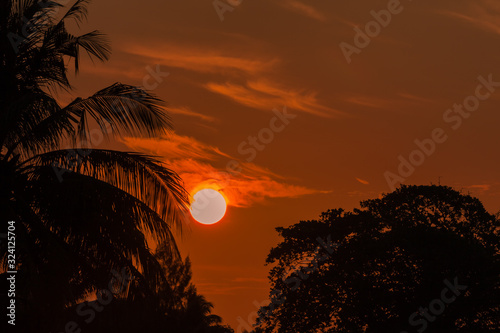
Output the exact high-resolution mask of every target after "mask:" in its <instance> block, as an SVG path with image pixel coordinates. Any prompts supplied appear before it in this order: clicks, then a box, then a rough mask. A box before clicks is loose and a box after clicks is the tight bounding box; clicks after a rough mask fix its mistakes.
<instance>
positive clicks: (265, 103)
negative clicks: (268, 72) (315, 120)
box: [205, 80, 343, 117]
mask: <svg viewBox="0 0 500 333" xmlns="http://www.w3.org/2000/svg"><path fill="white" fill-rule="evenodd" d="M205 87H206V89H208V90H210V91H212V92H214V93H217V94H220V95H223V96H226V97H227V98H230V99H232V100H233V101H235V102H237V103H239V104H242V105H245V106H248V107H253V108H256V109H261V110H272V109H273V108H274V107H275V106H276V105H287V106H288V107H289V108H290V109H293V110H299V111H303V112H306V113H310V114H313V115H317V116H321V117H332V116H339V115H342V114H343V113H342V112H341V111H339V110H336V109H333V108H330V107H327V106H324V105H322V104H321V103H320V102H319V101H318V99H317V97H316V96H317V93H316V92H306V91H300V90H293V89H286V88H283V87H282V86H280V85H278V84H276V83H273V82H270V81H266V80H253V81H248V82H247V83H246V84H245V85H239V84H234V83H230V82H226V83H224V84H220V83H215V82H211V83H207V84H206V85H205Z"/></svg>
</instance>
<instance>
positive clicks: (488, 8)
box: [441, 0, 500, 35]
mask: <svg viewBox="0 0 500 333" xmlns="http://www.w3.org/2000/svg"><path fill="white" fill-rule="evenodd" d="M441 14H443V15H447V16H451V17H454V18H457V19H459V20H462V21H464V22H468V23H470V24H474V25H476V26H477V27H479V28H481V29H483V30H486V31H489V32H492V33H495V34H498V35H500V3H499V2H498V1H497V0H482V1H471V2H467V7H466V9H465V10H464V11H463V12H459V11H450V10H446V11H441Z"/></svg>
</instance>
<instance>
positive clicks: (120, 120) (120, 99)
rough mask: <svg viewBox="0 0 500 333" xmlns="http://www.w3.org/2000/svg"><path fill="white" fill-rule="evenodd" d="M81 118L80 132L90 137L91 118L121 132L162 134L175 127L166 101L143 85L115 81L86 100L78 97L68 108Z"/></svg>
mask: <svg viewBox="0 0 500 333" xmlns="http://www.w3.org/2000/svg"><path fill="white" fill-rule="evenodd" d="M65 109H66V110H67V111H68V112H72V113H74V114H75V115H76V116H77V117H79V118H80V122H79V123H78V129H77V135H78V137H79V138H80V139H81V140H85V141H86V139H87V134H88V133H87V132H88V131H87V129H88V120H87V118H88V117H90V118H92V119H94V120H95V121H96V122H97V123H98V124H99V125H100V126H101V129H102V130H103V131H104V129H105V127H104V126H105V124H106V123H108V124H110V125H111V126H112V129H113V131H114V132H116V133H118V134H119V135H123V134H125V133H128V134H133V135H139V136H140V135H144V134H145V135H146V136H150V137H153V136H158V135H162V134H164V133H165V132H166V131H167V130H168V129H169V128H171V123H170V118H169V117H168V115H167V114H166V113H165V112H164V111H163V109H162V101H161V100H160V99H158V98H157V97H155V96H154V95H152V94H149V93H148V92H146V91H144V90H143V89H141V88H138V87H134V86H130V85H126V84H121V83H115V84H113V85H112V86H109V87H107V88H104V89H102V90H100V91H98V92H97V93H95V94H94V95H92V96H90V97H88V98H86V99H76V100H74V101H73V102H72V103H71V104H69V105H68V106H67V107H66V108H65Z"/></svg>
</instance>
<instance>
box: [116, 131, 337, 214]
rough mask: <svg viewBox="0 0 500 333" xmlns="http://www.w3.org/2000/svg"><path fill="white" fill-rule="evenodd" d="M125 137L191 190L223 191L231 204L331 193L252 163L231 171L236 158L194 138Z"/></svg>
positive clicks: (171, 136)
mask: <svg viewBox="0 0 500 333" xmlns="http://www.w3.org/2000/svg"><path fill="white" fill-rule="evenodd" d="M122 140H123V142H124V143H125V144H126V145H127V146H129V147H131V148H132V149H134V150H138V151H143V152H147V153H152V154H154V155H156V156H161V157H162V158H163V159H164V161H165V163H166V164H167V166H168V167H169V168H171V169H172V170H174V171H176V172H177V173H178V174H179V175H180V177H181V178H182V180H183V181H184V186H185V188H186V190H187V191H188V192H193V191H194V190H196V189H199V188H215V189H217V190H221V191H222V192H223V193H224V195H225V196H226V197H227V198H228V204H229V205H230V206H235V207H248V206H251V205H253V204H254V203H257V202H262V201H265V200H266V199H269V198H296V197H300V196H303V195H309V194H317V193H328V191H320V190H315V189H310V188H307V187H303V186H297V185H293V184H289V183H288V182H287V179H286V178H285V177H283V176H280V175H277V174H276V173H274V172H272V171H271V170H269V169H267V168H264V167H262V166H259V165H256V164H253V163H248V162H239V161H238V163H239V167H240V168H241V171H240V172H238V173H234V172H233V173H231V172H228V171H227V170H226V169H225V165H226V164H227V161H229V160H237V159H235V158H234V157H232V156H230V155H229V154H226V153H224V152H222V151H221V150H220V149H219V148H217V147H214V146H211V145H208V144H205V143H203V142H201V141H198V140H196V139H195V138H192V137H188V136H182V135H178V134H175V133H172V134H171V135H169V136H168V137H164V138H136V137H125V138H123V139H122Z"/></svg>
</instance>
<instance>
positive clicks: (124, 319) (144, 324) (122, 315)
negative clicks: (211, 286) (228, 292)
mask: <svg viewBox="0 0 500 333" xmlns="http://www.w3.org/2000/svg"><path fill="white" fill-rule="evenodd" d="M156 258H157V259H158V262H159V264H160V265H161V266H162V267H163V273H162V274H163V276H162V279H161V282H160V283H159V284H158V285H157V286H156V290H155V292H154V293H148V294H141V291H142V290H143V289H142V288H141V287H140V286H138V285H137V284H136V283H135V281H134V283H132V284H131V285H130V286H129V293H128V294H126V295H123V294H122V295H119V296H118V297H117V298H116V300H114V301H113V302H110V303H109V304H107V305H106V306H103V307H101V308H99V307H97V306H90V305H89V306H87V305H86V304H85V303H83V305H82V304H79V305H76V306H74V307H72V308H71V309H69V310H67V311H65V312H64V314H63V315H61V316H60V317H59V318H58V320H57V323H56V324H55V325H54V326H53V327H56V328H57V327H59V328H64V327H65V325H66V324H67V323H68V322H75V323H76V324H77V325H78V326H77V327H78V328H81V329H82V331H89V332H94V333H100V332H103V333H104V332H110V331H116V332H131V333H132V332H137V331H139V330H140V331H155V332H176V333H233V332H234V331H233V330H232V329H231V328H229V327H227V326H223V325H221V321H222V320H221V318H220V317H219V316H217V315H214V314H212V308H213V305H212V304H211V303H210V302H208V301H207V300H206V299H205V297H204V296H202V295H200V294H198V292H197V291H196V288H195V286H194V285H193V284H192V282H191V278H192V272H191V264H190V261H189V259H186V260H184V261H183V260H182V259H179V258H177V257H176V256H175V255H173V254H172V253H171V251H170V250H169V249H168V245H164V246H161V247H159V249H158V250H157V252H156ZM134 288H139V290H133V289H134ZM78 307H81V308H85V309H94V308H97V309H98V310H97V311H98V312H99V313H96V316H95V317H94V318H91V317H90V316H79V315H78V313H82V312H81V311H80V312H79V311H77V308H78ZM86 313H87V312H86ZM90 319H91V320H90Z"/></svg>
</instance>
